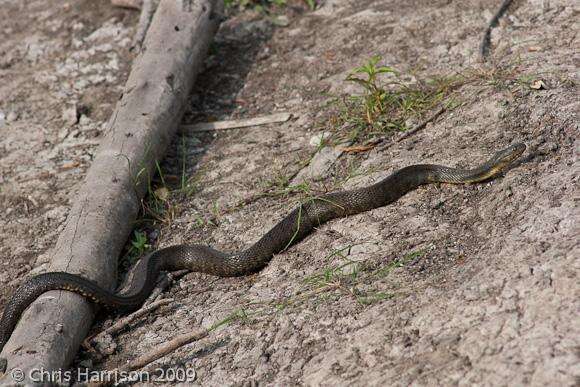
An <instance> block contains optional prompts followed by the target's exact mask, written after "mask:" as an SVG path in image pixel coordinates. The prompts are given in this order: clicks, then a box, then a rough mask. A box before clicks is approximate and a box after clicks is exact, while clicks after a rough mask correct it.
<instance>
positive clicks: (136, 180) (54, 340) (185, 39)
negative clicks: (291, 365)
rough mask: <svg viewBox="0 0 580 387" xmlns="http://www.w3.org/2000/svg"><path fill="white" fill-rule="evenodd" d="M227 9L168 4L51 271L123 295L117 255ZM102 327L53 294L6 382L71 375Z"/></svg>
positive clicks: (68, 297) (24, 322)
mask: <svg viewBox="0 0 580 387" xmlns="http://www.w3.org/2000/svg"><path fill="white" fill-rule="evenodd" d="M222 7H223V5H222V1H221V0H189V1H187V0H162V1H161V3H160V5H159V7H158V9H157V12H156V13H155V15H154V17H153V20H152V22H151V26H150V27H149V31H148V33H147V36H146V38H145V42H144V44H143V48H142V50H141V51H140V54H139V55H138V56H137V58H136V59H135V61H134V64H133V67H132V69H131V73H130V75H129V79H128V80H127V83H126V86H125V90H124V93H123V96H122V98H121V99H120V101H119V102H118V103H117V106H116V108H115V110H114V112H113V114H112V116H111V119H110V121H109V125H108V129H107V130H106V132H105V135H104V138H103V140H102V143H101V145H100V147H99V149H98V151H97V156H96V158H95V160H94V162H93V163H92V165H91V167H90V169H89V170H88V172H87V175H86V178H85V180H84V182H83V184H82V186H81V188H80V190H79V192H78V195H77V196H76V199H75V201H74V203H73V206H72V208H71V211H70V214H69V216H68V218H67V222H66V225H65V228H64V230H63V232H62V233H61V234H60V236H59V238H58V241H57V243H56V247H55V249H54V254H53V258H52V261H51V264H50V268H49V269H50V270H51V271H66V272H70V273H75V274H80V275H82V276H83V277H86V278H89V279H91V280H93V281H96V282H98V283H99V284H100V285H101V286H103V287H106V288H108V289H111V290H114V288H115V284H116V278H117V257H118V256H119V254H120V252H121V249H122V248H123V246H124V244H125V243H126V240H127V237H128V236H129V234H130V232H131V230H132V227H133V221H134V220H135V219H136V217H137V215H138V211H139V203H140V199H141V198H142V197H143V195H144V194H145V192H146V189H147V184H148V179H149V177H150V176H152V174H153V173H154V166H155V161H156V160H159V159H161V158H162V156H163V154H164V153H165V150H166V147H167V145H168V144H169V142H170V140H171V138H172V137H173V135H174V133H175V132H176V130H177V127H178V125H179V123H180V121H181V117H182V114H183V110H184V107H185V105H186V101H187V97H188V94H189V92H190V90H191V87H192V85H193V82H194V80H195V77H196V75H197V73H198V72H199V71H200V69H201V68H202V66H203V61H204V58H205V55H206V53H207V50H208V46H209V44H210V42H211V41H212V39H213V36H214V35H215V32H216V31H217V28H218V25H219V21H220V18H221V14H222ZM92 320H93V307H92V305H91V304H90V303H89V302H88V301H87V300H85V298H83V297H81V296H79V295H77V294H74V293H71V292H66V291H51V292H47V293H45V294H44V295H42V296H41V297H39V298H38V299H37V300H36V301H35V302H34V303H33V304H31V306H30V307H29V308H28V309H27V310H26V311H25V313H24V314H23V315H22V317H21V319H20V322H19V323H18V326H17V327H16V329H15V330H14V332H13V334H12V337H11V338H10V340H9V341H8V343H7V344H6V346H5V347H4V350H3V353H2V356H1V357H5V358H6V359H7V361H8V367H7V372H6V374H5V376H4V377H3V379H2V380H0V381H1V382H2V383H6V384H9V385H11V384H14V382H16V380H13V379H12V378H11V372H10V371H11V370H12V369H15V368H18V369H20V370H22V372H23V374H24V376H25V377H26V379H25V381H24V383H27V384H29V383H37V382H40V381H38V380H34V376H35V375H34V374H31V372H33V371H34V370H40V369H41V368H43V369H45V370H48V371H50V370H58V369H63V368H64V369H66V367H68V366H69V365H70V363H71V361H72V360H73V358H74V356H75V354H76V352H77V350H78V348H79V345H80V343H81V342H82V340H83V339H84V338H85V337H86V335H87V333H88V330H89V328H90V326H91V323H92ZM36 376H38V372H37V375H36ZM19 382H22V381H19ZM44 382H48V381H47V380H45V381H44Z"/></svg>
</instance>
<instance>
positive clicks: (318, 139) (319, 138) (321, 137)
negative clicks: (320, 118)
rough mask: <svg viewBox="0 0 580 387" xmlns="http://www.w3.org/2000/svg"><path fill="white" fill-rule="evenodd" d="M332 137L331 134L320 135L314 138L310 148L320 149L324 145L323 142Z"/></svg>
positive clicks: (323, 133) (311, 140)
mask: <svg viewBox="0 0 580 387" xmlns="http://www.w3.org/2000/svg"><path fill="white" fill-rule="evenodd" d="M330 136H331V134H330V133H329V132H322V133H319V134H317V135H314V136H312V138H311V139H310V142H309V144H310V146H313V147H315V148H318V147H319V146H320V145H321V144H322V142H323V141H324V140H326V139H327V138H329V137H330Z"/></svg>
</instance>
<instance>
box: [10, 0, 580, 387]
mask: <svg viewBox="0 0 580 387" xmlns="http://www.w3.org/2000/svg"><path fill="white" fill-rule="evenodd" d="M290 3H291V4H290V6H289V7H286V8H284V9H281V10H279V14H278V16H275V15H274V16H265V15H264V14H261V13H257V12H254V11H252V10H246V11H243V12H232V14H231V15H230V17H229V18H228V19H227V20H226V21H224V23H223V25H222V27H221V29H220V31H219V33H218V36H217V37H216V40H215V44H214V45H213V46H212V49H211V52H210V56H209V58H208V60H207V64H206V70H205V71H204V72H203V73H202V74H201V75H200V76H199V79H198V82H197V85H196V88H195V90H194V92H193V94H192V96H191V104H190V107H189V109H188V111H187V113H186V116H185V117H184V121H185V122H198V121H207V120H215V119H229V118H238V117H253V116H258V115H262V114H270V113H275V112H282V111H284V112H291V113H292V114H293V115H294V118H293V119H292V120H290V121H289V122H286V123H283V124H276V125H269V126H263V127H259V128H258V127H257V128H250V129H244V130H238V131H231V132H220V133H218V134H203V135H199V136H197V137H193V136H184V137H179V138H176V139H175V142H174V144H173V146H172V147H171V149H170V151H169V154H168V155H167V158H166V160H164V163H163V165H162V169H163V171H164V175H165V179H164V180H165V182H166V184H167V185H168V188H169V190H170V194H169V199H167V203H165V204H164V206H162V208H161V209H160V210H159V211H158V212H156V213H155V215H157V217H158V219H157V221H156V222H154V223H153V224H148V225H147V226H146V227H145V226H143V225H142V224H137V225H136V227H137V228H138V230H142V231H144V232H145V233H146V235H147V237H148V243H149V244H151V245H152V246H153V247H163V246H168V245H171V244H175V243H205V244H210V245H212V246H214V247H216V248H219V249H224V250H228V251H234V250H237V249H241V248H243V247H244V246H247V245H249V244H250V243H252V242H253V241H255V240H257V239H258V238H259V237H260V236H261V235H263V234H264V233H265V232H266V231H268V229H269V228H270V227H272V226H273V225H274V224H275V223H276V222H277V221H278V220H280V219H281V218H282V217H283V216H284V215H285V214H287V213H288V212H289V210H290V209H291V208H292V207H293V206H295V205H296V204H297V203H298V202H299V201H300V200H301V199H304V195H301V194H300V193H296V192H295V191H292V192H285V193H284V192H282V191H283V190H284V187H286V186H285V185H284V184H285V182H287V181H288V180H290V179H291V178H292V177H293V176H295V175H296V174H297V173H299V171H300V170H301V169H302V168H304V166H305V164H307V162H308V160H310V159H311V158H316V157H317V156H316V155H317V154H319V153H320V152H322V150H323V149H324V148H322V149H321V148H320V147H317V146H316V143H315V141H313V138H315V137H316V136H317V135H318V136H320V133H321V132H323V131H329V130H330V131H332V130H333V129H336V128H332V127H331V124H330V123H329V122H330V121H329V117H332V115H333V114H334V113H335V112H336V111H337V109H338V108H337V105H335V104H332V103H329V101H331V100H333V99H334V97H337V96H343V95H346V94H353V93H360V92H361V90H360V89H357V88H356V87H353V86H352V85H350V84H347V83H345V82H344V79H345V78H346V76H347V75H348V74H349V72H350V71H351V70H352V69H353V68H354V67H355V66H359V65H361V64H363V63H364V62H366V61H367V60H368V59H369V58H370V57H372V56H373V55H381V56H382V58H383V59H382V62H381V63H382V64H385V65H389V66H392V67H394V68H396V69H397V70H398V71H400V72H401V73H402V74H412V76H413V77H414V79H419V80H427V79H429V78H431V77H434V76H442V75H454V74H455V75H456V74H458V73H459V74H478V75H477V77H478V79H479V81H478V82H471V83H467V84H465V85H463V86H461V87H460V88H459V89H458V90H456V92H455V94H454V95H453V98H454V101H455V102H456V103H454V104H453V109H449V110H447V111H446V112H444V113H443V114H442V115H441V116H440V117H439V118H438V119H436V120H435V121H433V122H431V123H430V124H428V125H427V127H426V128H425V129H423V130H422V131H420V132H418V133H417V134H415V135H414V136H412V137H410V138H409V139H407V140H405V141H403V142H401V143H398V144H396V145H392V146H387V147H380V146H377V147H375V148H374V149H371V150H368V151H366V152H362V153H354V154H346V153H344V154H341V155H340V157H338V159H337V160H336V161H335V162H334V163H330V164H329V168H328V169H326V170H324V171H321V173H320V175H319V176H318V178H316V179H312V180H308V181H307V183H309V187H310V189H311V190H312V191H311V192H315V193H318V192H325V191H328V190H335V189H349V188H354V187H361V186H365V185H368V184H371V183H373V182H375V181H377V180H378V179H380V178H382V177H384V176H386V175H388V174H389V173H391V172H392V171H394V170H396V169H398V168H400V167H403V166H406V165H411V164H416V163H441V164H446V165H450V166H462V167H466V166H471V165H475V164H477V163H479V162H482V161H484V160H485V159H486V158H487V157H488V156H490V155H491V154H492V153H493V152H494V151H496V150H499V149H501V148H503V147H505V146H507V145H509V144H511V143H514V142H524V143H525V144H526V145H527V146H528V150H527V152H526V154H525V156H524V157H523V158H522V160H521V161H520V162H519V163H517V164H516V165H514V167H513V168H511V169H510V170H509V171H507V172H506V173H505V174H504V175H503V176H501V177H500V178H497V179H495V180H492V181H490V182H487V183H483V184H478V185H469V186H449V185H437V186H436V185H431V186H425V187H422V188H419V189H417V190H416V191H414V192H411V193H409V194H408V195H406V196H405V197H403V198H402V199H400V200H399V201H398V202H396V203H394V204H392V205H390V206H387V207H384V208H379V209H375V210H372V211H369V212H366V213H363V214H359V215H356V216H351V217H349V218H345V219H340V220H335V221H331V222H329V223H328V224H326V225H324V226H322V227H320V228H319V229H318V230H317V231H316V232H315V233H314V234H312V235H311V236H309V237H308V238H306V239H305V240H304V241H302V242H301V243H299V244H297V245H295V246H293V247H291V248H290V249H288V250H286V251H284V252H282V253H280V254H277V255H276V256H275V257H274V258H273V259H272V261H271V263H270V264H269V266H268V267H266V268H265V269H264V270H263V271H261V272H260V273H258V274H256V275H253V276H249V277H243V278H229V279H217V278H215V277H211V276H207V275H202V274H196V273H192V274H188V275H186V276H185V277H183V278H181V279H180V280H179V281H178V282H177V283H175V284H173V285H172V286H171V288H170V289H169V290H168V291H167V292H166V293H165V294H164V295H163V296H164V297H170V298H173V299H174V301H173V302H172V303H171V304H170V305H168V306H165V307H163V308H161V309H159V310H157V311H156V312H155V313H153V314H151V315H150V316H148V317H147V318H145V319H143V320H141V321H139V322H138V323H137V324H135V325H132V326H131V327H130V329H129V330H128V331H126V332H123V333H122V334H120V335H119V336H117V337H115V338H114V341H115V344H114V345H113V346H109V348H108V349H109V353H108V354H106V355H95V354H93V353H89V352H85V351H81V352H80V353H79V355H78V358H77V360H76V361H75V365H79V364H80V365H84V366H89V367H91V368H93V369H112V368H114V367H118V366H120V365H122V364H124V363H125V362H126V361H127V360H130V359H133V358H135V357H136V356H138V355H140V354H143V353H145V352H148V351H150V350H151V349H153V348H155V347H156V346H158V345H159V344H160V343H163V342H165V341H167V340H170V339H171V338H172V337H174V336H175V335H177V334H179V333H185V332H189V331H191V330H192V329H194V328H198V327H204V328H209V327H211V326H212V325H214V324H216V323H218V322H220V321H223V320H224V319H227V323H224V324H223V325H221V326H220V328H218V329H216V330H215V331H213V332H211V334H210V335H209V336H208V337H206V338H205V339H203V340H201V341H198V342H195V343H192V344H190V345H187V346H185V347H182V348H181V349H179V350H177V351H176V352H174V353H173V354H171V355H169V356H166V357H164V358H162V359H160V360H159V361H158V362H156V363H155V365H156V366H158V367H162V368H165V369H169V368H183V367H193V368H194V369H195V371H196V373H197V378H196V381H195V382H196V383H198V384H200V385H221V384H226V385H247V384H248V383H249V384H250V385H254V384H255V383H258V384H265V385H337V384H338V385H347V384H348V385H351V384H354V385H384V384H389V385H409V384H413V385H457V384H461V385H466V384H469V385H471V384H480V385H558V386H561V385H574V384H575V383H577V382H578V380H579V379H578V378H580V368H579V367H578V364H580V362H579V359H578V348H579V346H580V326H579V325H578V324H577V322H576V321H577V315H578V309H579V307H580V303H579V301H578V300H579V297H578V296H579V290H580V286H579V281H578V269H579V268H580V267H579V266H580V265H579V260H578V257H580V248H579V244H578V240H579V238H578V235H579V231H580V230H579V227H578V215H579V210H578V200H579V198H580V191H579V189H578V180H579V168H578V152H579V150H580V148H579V147H580V144H579V143H578V140H577V138H578V110H579V109H578V108H579V102H578V87H577V83H578V73H577V68H578V64H579V63H578V60H579V58H578V54H577V47H578V43H579V42H578V37H577V27H578V23H577V17H578V13H579V11H580V8H578V5H577V4H576V3H575V2H574V1H572V0H558V1H555V0H554V1H545V0H542V1H540V0H530V1H526V2H524V1H515V2H514V5H513V6H512V7H511V8H510V10H509V13H508V15H507V16H506V17H504V18H503V19H502V20H501V22H500V24H499V26H498V27H497V28H496V29H494V31H493V33H492V40H491V43H492V58H491V60H490V61H489V62H488V63H487V64H481V63H479V62H478V60H479V56H478V47H479V44H480V40H481V37H482V33H483V31H484V30H485V28H486V25H487V22H488V21H489V20H490V19H491V17H492V15H493V13H494V12H495V10H496V8H497V6H498V5H499V3H500V1H494V2H489V1H483V0H469V1H455V2H450V1H426V0H412V1H405V2H400V1H393V0H381V1H372V0H357V1H354V0H351V1H349V0H326V1H324V2H322V3H323V4H322V5H321V6H319V7H318V9H316V10H314V11H310V10H308V9H307V7H306V6H303V5H302V3H301V2H298V1H296V2H290ZM137 19H138V14H137V13H136V12H135V11H130V10H123V9H119V8H114V7H111V6H110V5H109V3H108V2H107V1H88V0H79V1H70V2H66V3H63V2H61V1H56V0H49V1H27V2H21V1H16V0H8V1H3V2H2V6H0V80H1V81H0V134H1V135H0V208H1V212H2V216H1V217H0V241H1V242H0V255H1V257H2V260H1V261H0V284H1V290H0V308H2V307H3V305H4V304H5V302H6V300H7V298H8V296H9V295H10V293H11V291H12V289H13V288H14V287H15V286H17V285H18V284H19V283H21V282H22V281H23V280H24V279H25V278H27V277H28V276H31V275H33V274H35V273H39V272H42V271H43V268H44V266H45V264H46V262H47V261H48V260H49V259H50V251H51V248H52V247H53V246H54V243H55V241H56V238H57V236H58V233H59V231H60V229H61V228H62V226H63V225H64V221H65V219H66V216H67V213H68V209H69V208H70V203H71V201H72V200H74V197H75V190H76V189H77V188H78V186H79V184H80V182H81V180H82V178H83V176H84V173H85V172H86V169H87V168H88V166H89V165H90V163H91V160H92V158H93V156H94V151H95V149H96V145H97V144H98V143H99V138H100V136H101V132H102V130H103V128H104V126H105V124H106V120H107V119H108V117H109V115H110V113H111V112H112V110H113V108H114V104H115V103H116V100H117V99H118V96H119V95H120V93H121V90H122V87H123V85H124V81H125V79H126V75H127V73H128V70H129V68H130V65H131V59H132V54H131V52H130V51H129V46H130V43H131V38H132V37H133V34H134V31H135V25H136V22H137ZM575 48H576V50H575ZM537 80H541V81H543V83H544V87H542V88H540V89H533V88H531V87H530V85H532V83H533V82H534V81H537ZM313 144H314V145H313ZM328 146H330V145H328ZM183 176H185V179H186V180H188V184H187V187H188V189H185V190H184V189H180V188H182V186H181V183H180V182H181V180H182V178H183ZM157 183H158V184H159V182H157ZM286 191H288V190H286ZM263 192H270V193H277V194H270V195H265V196H263V197H260V194H261V193H263ZM253 195H254V199H255V200H249V201H248V203H247V204H246V205H242V206H235V204H236V203H238V202H239V201H240V200H241V199H247V198H251V197H252V196H253ZM144 217H151V213H144ZM114 320H115V317H111V316H107V315H106V314H101V315H99V318H98V320H97V322H96V324H95V327H94V332H97V331H99V330H101V329H103V328H104V327H106V326H108V325H110V324H111V323H112V322H113V321H114ZM136 343H138V344H136Z"/></svg>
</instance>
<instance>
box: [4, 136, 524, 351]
mask: <svg viewBox="0 0 580 387" xmlns="http://www.w3.org/2000/svg"><path fill="white" fill-rule="evenodd" d="M525 149H526V146H525V145H524V144H521V143H517V144H514V145H512V146H510V147H508V148H506V149H504V150H502V151H499V152H497V153H496V154H495V155H493V157H492V158H491V159H490V160H489V161H487V162H486V163H484V164H482V165H481V166H479V167H477V168H475V169H457V168H449V167H444V166H441V165H432V164H420V165H411V166H408V167H405V168H402V169H399V170H398V171H396V172H394V173H393V174H392V175H390V176H388V177H386V178H385V179H383V180H381V181H379V182H378V183H375V184H373V185H371V186H369V187H364V188H358V189H353V190H350V191H340V192H333V193H329V194H326V195H323V196H320V197H315V198H312V199H310V200H308V201H306V202H305V203H303V204H301V205H300V206H298V207H297V208H295V209H294V210H293V211H292V212H290V214H288V215H287V216H286V217H285V218H284V219H282V220H281V221H280V222H279V223H278V224H276V225H275V226H274V227H273V228H272V229H271V230H270V231H268V232H267V233H266V234H265V235H264V236H263V237H262V238H260V239H259V240H258V241H257V242H256V243H254V244H253V245H252V246H250V247H249V248H248V249H246V250H243V251H241V252H237V253H232V254H226V253H223V252H221V251H218V250H215V249H213V248H211V247H209V246H202V245H175V246H171V247H167V248H163V249H160V250H157V251H155V252H153V253H152V254H150V255H148V256H146V257H145V258H143V259H141V260H140V261H139V262H137V264H135V266H134V267H133V268H132V269H131V270H130V273H129V276H128V278H129V280H128V282H127V283H126V286H123V288H122V291H121V292H119V293H116V294H114V293H111V292H109V291H107V290H106V289H103V288H101V287H100V286H99V285H97V284H96V283H94V282H92V281H90V280H88V279H85V278H83V277H80V276H78V275H75V274H70V273H64V272H53V273H45V274H41V275H38V276H35V277H32V278H30V279H29V280H27V281H26V282H25V283H24V284H23V285H21V286H20V287H19V288H18V289H17V290H16V292H15V293H14V295H13V297H12V299H10V301H9V302H8V304H7V305H6V308H5V309H4V314H3V315H2V319H1V320H0V351H2V348H3V347H4V345H5V344H6V342H7V341H8V338H9V337H10V335H11V334H12V331H13V330H14V327H15V326H16V323H17V322H18V320H19V318H20V315H21V314H22V313H23V312H24V310H25V309H26V308H27V307H28V305H30V303H32V302H33V301H34V300H35V299H36V298H37V297H38V296H40V295H41V294H42V293H44V292H47V291H49V290H69V291H73V292H76V293H79V294H82V295H84V296H85V297H88V298H89V299H91V300H92V301H94V302H96V303H99V304H102V305H104V306H106V307H108V308H112V309H117V310H121V311H129V310H131V309H136V308H138V307H139V306H140V305H141V304H142V303H143V301H144V300H145V299H146V298H147V296H148V295H149V294H150V293H151V291H152V290H153V288H154V286H155V284H156V279H157V276H158V274H159V272H160V271H161V270H179V269H189V270H192V271H197V272H203V273H208V274H213V275H217V276H223V277H231V276H241V275H246V274H251V273H255V272H257V271H259V270H260V269H262V268H263V267H264V266H265V265H266V264H267V263H268V262H269V261H270V259H271V258H272V256H273V255H274V254H276V253H278V252H280V251H282V250H284V249H285V248H287V247H288V246H290V245H292V244H293V243H296V242H298V241H300V240H301V239H302V238H304V237H305V236H306V235H308V234H309V233H310V232H311V231H312V230H313V228H315V227H317V226H319V225H320V224H322V223H324V222H326V221H328V220H330V219H334V218H338V217H344V216H349V215H354V214H358V213H360V212H363V211H368V210H371V209H373V208H377V207H382V206H385V205H387V204H389V203H392V202H394V201H395V200H397V199H398V198H400V197H401V196H403V195H405V194H406V193H407V192H409V191H411V190H413V189H415V188H417V187H418V186H420V185H423V184H427V183H438V182H440V183H454V184H466V183H476V182H480V181H483V180H486V179H489V178H492V177H494V176H496V175H497V174H498V173H499V172H500V171H501V170H503V169H504V168H505V167H506V166H507V165H509V164H510V163H511V162H512V161H513V160H515V159H516V158H517V157H519V156H520V155H521V154H522V153H523V152H524V150H525Z"/></svg>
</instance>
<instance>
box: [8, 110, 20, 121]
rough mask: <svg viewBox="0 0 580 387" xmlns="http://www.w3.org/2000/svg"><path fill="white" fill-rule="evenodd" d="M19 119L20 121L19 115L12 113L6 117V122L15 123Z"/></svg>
mask: <svg viewBox="0 0 580 387" xmlns="http://www.w3.org/2000/svg"><path fill="white" fill-rule="evenodd" d="M17 119H18V113H16V112H10V113H8V115H7V116H6V121H8V122H14V121H16V120H17Z"/></svg>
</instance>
